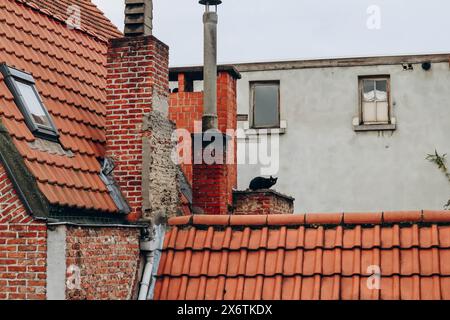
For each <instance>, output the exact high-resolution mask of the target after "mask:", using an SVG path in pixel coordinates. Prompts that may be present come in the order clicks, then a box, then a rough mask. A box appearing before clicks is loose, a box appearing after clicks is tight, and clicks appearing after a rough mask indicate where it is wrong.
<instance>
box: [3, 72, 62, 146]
mask: <svg viewBox="0 0 450 320" xmlns="http://www.w3.org/2000/svg"><path fill="white" fill-rule="evenodd" d="M0 71H1V73H2V74H3V77H4V78H5V83H6V85H7V86H8V88H9V90H10V91H11V93H12V94H13V96H14V101H15V102H16V104H17V106H18V107H19V109H20V111H21V112H22V114H23V116H24V118H25V122H26V123H27V125H28V128H30V130H31V132H32V133H33V134H34V135H35V136H36V137H39V138H43V139H47V140H53V141H57V140H58V130H57V129H56V127H55V124H54V123H53V121H52V118H51V117H50V115H49V113H48V111H47V109H46V108H45V105H44V103H43V102H42V100H41V97H40V96H39V93H38V91H37V89H36V85H35V81H34V79H33V76H32V75H31V74H29V73H25V72H23V71H20V70H17V69H14V68H11V67H8V66H7V65H5V64H2V65H0Z"/></svg>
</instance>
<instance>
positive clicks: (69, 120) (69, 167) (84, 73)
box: [0, 0, 120, 213]
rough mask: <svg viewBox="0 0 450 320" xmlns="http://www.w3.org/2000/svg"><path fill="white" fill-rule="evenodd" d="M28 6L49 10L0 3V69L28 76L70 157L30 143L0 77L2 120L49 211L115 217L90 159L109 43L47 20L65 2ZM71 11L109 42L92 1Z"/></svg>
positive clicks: (98, 132) (101, 111)
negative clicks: (76, 210)
mask: <svg viewBox="0 0 450 320" xmlns="http://www.w3.org/2000/svg"><path fill="white" fill-rule="evenodd" d="M33 2H35V3H36V4H38V5H42V6H45V7H46V8H47V9H48V10H49V11H48V12H46V13H43V12H42V11H39V10H36V7H34V8H31V7H30V6H29V5H28V4H27V3H25V2H24V1H16V0H8V1H2V2H1V3H0V12H1V15H0V63H2V62H4V63H6V64H8V65H9V66H11V67H16V68H18V69H21V70H24V71H26V72H30V73H31V74H32V75H33V77H34V78H35V80H36V88H37V89H38V91H39V93H40V95H41V97H42V100H43V102H44V104H45V105H46V107H47V109H48V110H49V112H50V114H51V115H52V117H53V119H54V122H55V124H56V126H57V128H58V129H59V133H60V142H61V145H62V147H63V148H64V149H65V150H70V151H71V152H72V153H73V156H68V155H56V154H52V153H51V152H48V151H43V150H38V149H37V148H34V147H32V146H31V145H30V144H29V143H30V142H34V141H36V139H35V137H34V136H33V134H32V133H31V132H30V130H29V129H28V127H27V125H26V124H25V122H24V118H23V115H22V114H21V113H20V111H19V109H18V107H17V106H16V104H15V103H14V101H13V97H12V95H11V93H10V91H9V90H8V88H7V87H6V86H5V83H4V81H3V77H2V76H0V115H1V121H2V123H3V124H4V125H5V127H6V128H7V130H8V132H9V133H10V135H11V137H12V138H13V142H14V144H15V145H16V147H17V149H18V150H19V152H20V154H22V156H23V157H24V158H25V163H26V165H27V167H28V168H29V169H30V171H31V173H32V174H33V175H34V176H35V177H36V180H37V181H38V186H39V188H40V190H41V191H42V192H43V194H44V195H45V196H46V197H47V199H48V200H49V202H50V203H51V204H54V205H60V206H69V207H73V208H79V209H89V210H96V211H102V212H108V213H114V212H117V207H116V205H115V204H114V202H113V200H112V198H111V197H110V196H109V193H108V191H107V189H106V186H105V184H104V183H103V181H102V180H101V179H100V177H99V174H100V164H99V163H98V161H97V159H96V158H101V157H103V156H104V154H105V133H104V121H105V115H106V108H105V101H106V93H105V87H106V68H105V65H106V52H107V43H106V41H100V40H99V39H98V38H95V37H92V36H90V35H88V34H87V33H86V32H81V31H77V30H70V29H68V28H67V27H66V25H65V24H64V23H63V22H61V21H58V20H55V19H54V18H53V16H54V14H56V11H55V10H56V9H58V10H62V8H66V7H67V5H68V3H69V2H68V1H65V0H64V1H62V0H57V1H46V0H40V1H38V0H33ZM50 3H52V7H49V6H50ZM76 4H77V5H80V7H81V8H82V16H83V15H84V18H86V17H90V18H92V19H93V20H92V19H91V22H92V23H94V21H97V22H100V21H102V23H103V24H102V25H96V24H95V23H94V24H92V23H91V22H89V23H90V24H89V25H88V26H87V27H90V28H91V31H92V32H94V33H95V32H98V33H99V36H101V34H100V33H102V32H101V30H104V31H105V32H106V33H102V34H103V35H106V34H110V35H113V33H111V29H110V27H109V26H110V25H109V22H108V21H107V19H105V18H104V17H103V15H102V14H101V12H100V11H98V9H96V8H95V7H94V6H93V5H92V4H91V3H90V1H88V0H77V1H76ZM49 12H50V13H51V14H50V15H49ZM62 12H66V10H63V11H62ZM102 17H103V18H102ZM85 22H86V21H85ZM88 29H89V28H88ZM115 35H120V33H117V34H115Z"/></svg>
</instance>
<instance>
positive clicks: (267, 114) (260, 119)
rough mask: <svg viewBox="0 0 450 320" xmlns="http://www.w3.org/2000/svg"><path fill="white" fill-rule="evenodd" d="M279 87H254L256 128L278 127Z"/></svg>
mask: <svg viewBox="0 0 450 320" xmlns="http://www.w3.org/2000/svg"><path fill="white" fill-rule="evenodd" d="M278 89H279V86H278V85H256V86H255V87H254V95H255V97H254V99H255V105H254V108H255V110H254V117H253V126H255V127H278V126H279V125H280V124H279V110H278V100H279V99H278Z"/></svg>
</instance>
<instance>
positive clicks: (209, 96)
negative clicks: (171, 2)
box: [200, 0, 221, 132]
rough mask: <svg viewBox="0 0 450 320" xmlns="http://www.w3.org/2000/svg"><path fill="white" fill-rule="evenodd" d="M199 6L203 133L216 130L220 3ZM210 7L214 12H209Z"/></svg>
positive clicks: (203, 2)
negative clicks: (201, 45) (201, 27)
mask: <svg viewBox="0 0 450 320" xmlns="http://www.w3.org/2000/svg"><path fill="white" fill-rule="evenodd" d="M200 3H201V4H204V5H205V9H206V10H205V13H204V14H203V25H204V30H203V31H204V47H203V54H204V67H203V82H204V85H203V86H204V94H203V117H202V130H203V132H205V131H207V130H210V129H218V121H217V23H218V15H217V11H216V10H217V5H218V4H220V3H221V1H218V0H209V1H208V0H206V1H205V0H203V1H200ZM211 5H212V6H214V7H215V9H216V10H215V11H211V10H210V8H211Z"/></svg>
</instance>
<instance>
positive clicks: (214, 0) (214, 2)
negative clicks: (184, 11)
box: [198, 0, 222, 6]
mask: <svg viewBox="0 0 450 320" xmlns="http://www.w3.org/2000/svg"><path fill="white" fill-rule="evenodd" d="M198 3H200V4H202V5H204V6H218V5H219V4H221V3H222V0H200V1H199V2H198Z"/></svg>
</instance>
